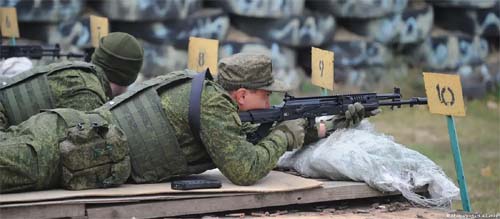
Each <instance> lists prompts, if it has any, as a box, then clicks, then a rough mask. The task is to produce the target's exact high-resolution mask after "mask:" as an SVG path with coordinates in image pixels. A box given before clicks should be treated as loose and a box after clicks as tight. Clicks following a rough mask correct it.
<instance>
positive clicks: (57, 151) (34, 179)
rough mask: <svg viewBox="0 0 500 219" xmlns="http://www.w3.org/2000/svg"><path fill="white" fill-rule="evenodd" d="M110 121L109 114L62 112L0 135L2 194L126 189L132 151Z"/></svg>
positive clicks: (40, 116)
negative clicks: (31, 191)
mask: <svg viewBox="0 0 500 219" xmlns="http://www.w3.org/2000/svg"><path fill="white" fill-rule="evenodd" d="M108 121H110V114H109V112H107V113H106V112H91V113H83V112H80V111H76V110H72V109H56V110H51V111H48V112H43V113H40V114H37V115H35V116H32V117H31V118H29V119H28V120H26V121H25V122H23V123H21V124H19V125H18V126H11V127H10V128H9V129H7V131H6V132H1V131H0V193H7V192H19V191H25V190H40V189H48V188H55V187H63V188H66V189H85V188H102V187H110V186H115V185H120V184H122V183H124V182H125V181H126V179H127V178H128V176H129V173H130V160H129V157H128V147H127V146H126V144H125V137H124V135H123V133H122V132H121V130H120V129H118V128H116V126H114V125H112V124H111V123H109V122H108Z"/></svg>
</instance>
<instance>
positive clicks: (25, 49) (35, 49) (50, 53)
mask: <svg viewBox="0 0 500 219" xmlns="http://www.w3.org/2000/svg"><path fill="white" fill-rule="evenodd" d="M11 57H28V58H30V59H41V58H42V57H54V58H60V57H67V58H87V57H88V54H75V53H68V54H61V47H60V46H59V44H56V45H55V46H54V48H43V47H42V46H40V45H19V46H18V45H16V46H12V45H1V46H0V58H4V59H6V58H11Z"/></svg>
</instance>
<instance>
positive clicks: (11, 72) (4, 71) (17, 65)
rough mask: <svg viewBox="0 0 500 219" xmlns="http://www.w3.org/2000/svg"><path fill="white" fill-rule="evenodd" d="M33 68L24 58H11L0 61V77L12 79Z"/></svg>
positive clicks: (29, 61)
mask: <svg viewBox="0 0 500 219" xmlns="http://www.w3.org/2000/svg"><path fill="white" fill-rule="evenodd" d="M31 68H33V63H32V62H31V60H29V59H28V58H26V57H12V58H8V59H5V60H3V61H0V76H4V77H14V76H16V75H17V74H19V73H21V72H24V71H27V70H30V69H31Z"/></svg>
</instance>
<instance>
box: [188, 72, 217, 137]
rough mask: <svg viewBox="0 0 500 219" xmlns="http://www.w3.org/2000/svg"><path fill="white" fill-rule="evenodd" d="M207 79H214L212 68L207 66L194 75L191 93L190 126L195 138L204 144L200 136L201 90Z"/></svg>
mask: <svg viewBox="0 0 500 219" xmlns="http://www.w3.org/2000/svg"><path fill="white" fill-rule="evenodd" d="M205 79H208V80H212V75H211V74H210V70H209V69H208V68H207V70H206V71H205V72H202V73H199V74H197V75H196V76H194V77H193V81H192V83H191V93H190V95H189V114H188V121H189V128H190V129H191V132H192V133H193V136H194V138H195V139H196V140H197V141H198V142H199V143H200V144H203V142H202V141H201V137H200V131H201V121H200V120H201V92H202V91H203V84H204V81H205Z"/></svg>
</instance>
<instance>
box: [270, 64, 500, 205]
mask: <svg viewBox="0 0 500 219" xmlns="http://www.w3.org/2000/svg"><path fill="white" fill-rule="evenodd" d="M393 75H394V74H393ZM387 81H389V82H390V83H389V84H390V86H387V85H382V86H380V87H377V88H375V90H370V91H376V92H384V93H385V92H391V91H392V90H391V89H390V87H391V86H393V85H392V84H391V83H394V84H398V85H399V86H401V88H402V92H403V96H404V97H410V96H422V95H424V94H423V90H424V89H423V81H422V79H421V76H420V74H415V73H410V74H407V75H404V76H401V77H398V76H395V77H393V78H392V79H390V80H387ZM335 89H336V90H338V91H343V92H345V93H349V92H360V91H362V92H364V91H367V90H364V89H361V90H360V89H358V90H356V89H353V88H349V87H345V86H342V85H336V87H335ZM300 90H301V91H299V92H298V93H294V94H297V96H312V95H319V94H320V89H319V88H317V87H315V86H313V85H311V84H310V82H305V83H304V84H303V85H302V87H301V89H300ZM496 93H497V92H495V94H493V95H491V96H489V97H487V98H485V99H482V100H474V101H466V114H467V115H466V116H465V117H455V125H456V131H457V135H458V141H459V144H460V150H461V155H462V162H463V168H464V173H465V177H466V181H467V187H468V191H469V197H470V201H471V207H472V210H473V211H474V212H481V213H491V214H493V213H499V212H500V95H497V96H494V95H496ZM277 99H278V98H276V100H277ZM382 110H383V112H382V113H381V114H379V115H377V116H375V117H372V118H370V121H371V122H372V123H374V125H375V127H376V129H377V130H378V131H379V132H382V133H385V134H387V135H392V136H394V138H395V140H396V141H397V142H398V143H401V144H403V145H406V146H407V147H409V148H411V149H414V150H416V151H418V152H420V153H422V154H424V155H426V156H427V157H429V158H430V159H431V160H433V161H434V162H435V163H436V164H437V165H438V166H440V167H441V168H443V170H444V171H445V172H446V174H447V175H448V177H450V178H451V179H452V180H453V182H455V184H456V185H457V186H458V181H457V177H456V172H455V164H454V159H453V154H452V152H451V146H450V140H449V136H448V128H447V122H446V117H445V116H442V115H435V114H430V113H429V111H428V109H427V106H418V107H414V108H409V107H403V108H401V109H395V110H394V111H391V110H390V109H389V108H384V109H382ZM453 208H454V209H457V210H458V209H462V204H461V202H460V201H455V202H454V203H453Z"/></svg>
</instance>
